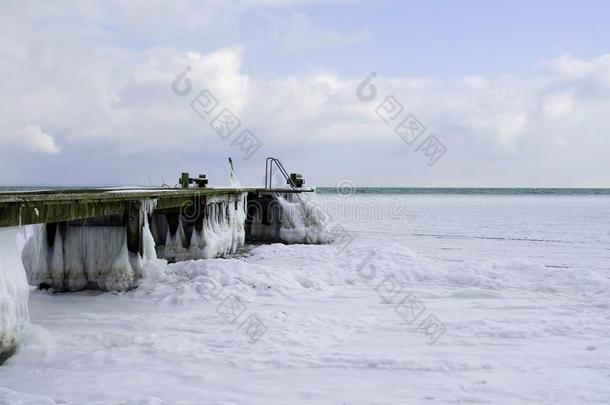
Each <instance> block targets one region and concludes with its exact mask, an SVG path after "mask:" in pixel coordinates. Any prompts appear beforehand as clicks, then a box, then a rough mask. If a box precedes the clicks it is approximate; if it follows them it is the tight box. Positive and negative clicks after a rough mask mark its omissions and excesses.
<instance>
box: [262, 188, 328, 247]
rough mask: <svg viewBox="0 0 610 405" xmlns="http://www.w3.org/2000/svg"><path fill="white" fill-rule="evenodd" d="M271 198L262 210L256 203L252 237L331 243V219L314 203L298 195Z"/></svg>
mask: <svg viewBox="0 0 610 405" xmlns="http://www.w3.org/2000/svg"><path fill="white" fill-rule="evenodd" d="M271 197H272V200H271V201H270V203H269V205H268V206H267V207H266V209H264V210H263V209H262V206H258V205H257V204H256V203H255V206H256V209H255V210H253V211H252V212H253V215H254V218H253V222H252V227H251V234H252V236H253V237H254V238H256V239H262V240H277V241H282V242H285V243H305V244H324V243H330V242H331V239H332V237H331V232H330V219H329V217H328V215H326V213H325V212H324V211H323V210H322V209H321V208H320V207H319V206H318V205H317V204H316V203H315V201H313V200H310V199H308V198H307V197H305V196H301V195H298V194H287V195H285V196H282V195H280V194H279V193H275V194H273V195H271ZM264 204H267V202H265V203H264ZM263 211H264V212H263Z"/></svg>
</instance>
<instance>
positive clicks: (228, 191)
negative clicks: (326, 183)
mask: <svg viewBox="0 0 610 405" xmlns="http://www.w3.org/2000/svg"><path fill="white" fill-rule="evenodd" d="M313 191H314V190H313V189H312V188H306V187H303V188H298V189H293V188H290V187H286V188H262V187H237V188H236V187H203V188H114V189H113V188H80V189H50V190H31V191H6V192H0V228H3V227H10V226H20V225H31V224H48V223H55V222H62V221H74V220H81V219H88V218H97V217H106V216H111V215H118V214H125V213H128V212H130V209H132V208H133V206H134V204H135V205H137V204H140V203H141V201H143V200H156V206H155V209H156V210H167V209H179V208H180V207H182V206H185V205H187V204H193V203H194V202H195V199H198V200H199V201H197V202H199V203H201V202H202V203H203V204H205V201H207V200H208V199H216V198H219V199H222V198H223V197H229V196H232V195H235V194H240V193H273V192H278V193H303V192H313Z"/></svg>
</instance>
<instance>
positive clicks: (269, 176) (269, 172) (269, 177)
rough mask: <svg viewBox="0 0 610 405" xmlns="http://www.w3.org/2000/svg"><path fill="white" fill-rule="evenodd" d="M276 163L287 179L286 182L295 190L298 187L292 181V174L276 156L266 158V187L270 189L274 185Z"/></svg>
mask: <svg viewBox="0 0 610 405" xmlns="http://www.w3.org/2000/svg"><path fill="white" fill-rule="evenodd" d="M274 163H275V165H276V166H277V168H278V169H279V170H280V173H281V174H282V176H284V178H285V179H286V182H287V183H288V185H289V186H290V187H291V188H292V189H293V190H296V189H297V188H296V187H295V185H294V184H293V183H292V180H291V179H290V175H289V174H288V172H287V171H286V169H285V168H284V165H283V164H282V162H280V161H279V159H276V158H274V157H268V158H267V159H266V160H265V188H266V189H270V188H272V187H273V164H274Z"/></svg>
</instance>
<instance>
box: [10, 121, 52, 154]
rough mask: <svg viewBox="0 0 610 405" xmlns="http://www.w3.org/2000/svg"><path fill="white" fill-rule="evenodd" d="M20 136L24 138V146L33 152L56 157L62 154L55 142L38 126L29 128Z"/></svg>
mask: <svg viewBox="0 0 610 405" xmlns="http://www.w3.org/2000/svg"><path fill="white" fill-rule="evenodd" d="M18 136H20V137H22V142H23V144H24V145H25V146H26V147H27V148H28V149H30V150H31V151H32V152H40V153H46V154H49V155H55V154H57V153H59V152H60V149H59V147H58V146H57V145H56V144H55V140H54V139H53V137H52V136H51V135H49V134H46V133H44V132H43V131H42V129H40V128H39V127H37V126H29V127H26V128H24V129H23V130H21V131H20V133H19V134H18Z"/></svg>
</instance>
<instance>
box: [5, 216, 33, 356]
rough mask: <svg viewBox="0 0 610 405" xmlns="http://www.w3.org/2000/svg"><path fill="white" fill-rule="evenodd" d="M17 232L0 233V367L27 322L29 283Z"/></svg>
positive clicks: (13, 347)
mask: <svg viewBox="0 0 610 405" xmlns="http://www.w3.org/2000/svg"><path fill="white" fill-rule="evenodd" d="M18 234H19V228H17V227H13V228H1V229H0V363H1V362H2V360H3V358H4V357H5V356H6V355H9V354H10V352H12V351H13V350H14V349H15V347H16V345H17V343H18V341H19V333H20V330H21V329H22V328H23V326H24V324H25V323H26V322H27V319H28V292H29V289H28V283H27V279H26V277H25V270H24V269H23V264H22V263H21V259H20V257H19V249H18V246H17V239H18Z"/></svg>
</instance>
